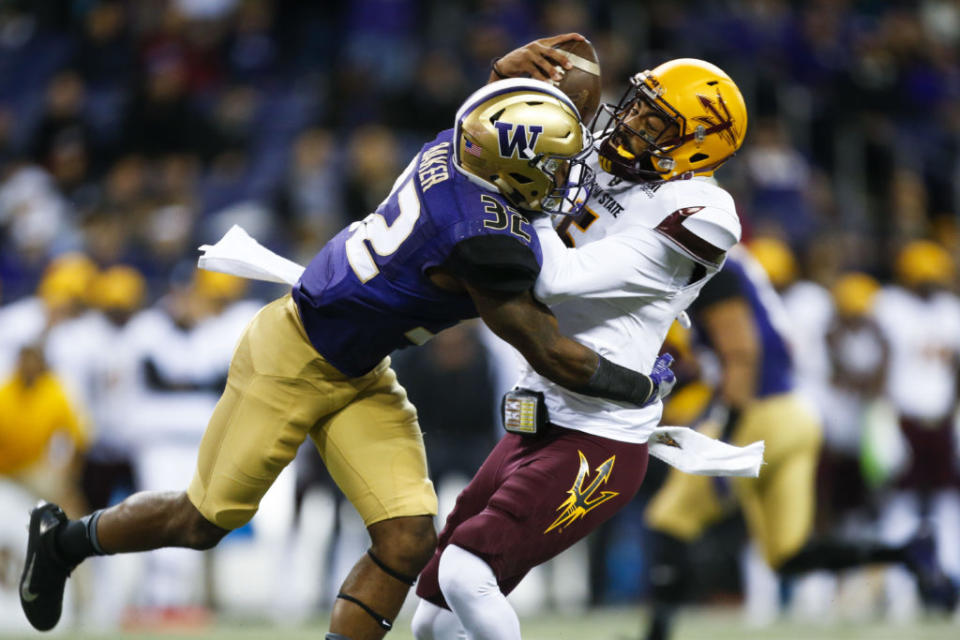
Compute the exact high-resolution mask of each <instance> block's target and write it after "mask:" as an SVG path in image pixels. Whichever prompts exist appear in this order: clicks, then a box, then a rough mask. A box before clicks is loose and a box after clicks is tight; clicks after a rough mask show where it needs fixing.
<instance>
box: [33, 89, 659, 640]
mask: <svg viewBox="0 0 960 640" xmlns="http://www.w3.org/2000/svg"><path fill="white" fill-rule="evenodd" d="M590 150H591V139H590V134H589V132H588V131H587V130H586V129H585V127H583V125H582V122H581V120H580V118H579V115H578V113H577V111H576V108H575V107H574V106H573V103H572V102H571V101H570V100H569V98H567V97H566V96H565V95H564V94H563V93H562V92H560V91H558V90H557V89H555V88H554V87H552V86H550V85H548V84H546V83H543V82H540V81H537V80H526V79H516V80H504V81H502V82H498V83H494V84H490V85H487V86H486V87H484V88H483V89H481V90H479V91H477V92H476V93H474V94H473V95H472V96H470V97H469V98H468V99H467V101H466V102H465V103H464V104H463V106H462V107H461V109H460V110H459V111H458V113H457V117H456V121H455V126H454V128H453V129H449V130H446V131H443V132H441V133H440V134H438V136H437V137H436V139H435V140H433V141H432V142H429V143H428V144H426V145H424V146H423V148H422V149H421V151H420V152H419V153H418V154H417V155H416V156H415V157H414V159H413V160H412V161H411V163H410V164H409V166H408V167H407V168H406V170H405V171H404V172H403V173H402V174H401V175H400V176H399V177H398V178H397V180H396V183H395V184H394V187H393V190H392V191H391V193H390V195H389V196H388V197H387V198H386V199H385V200H384V201H383V203H382V204H381V205H380V207H379V208H378V209H377V210H376V211H375V212H374V213H371V214H370V215H369V216H367V217H366V218H365V219H363V220H362V221H359V222H355V223H353V224H351V225H350V226H349V227H348V228H346V229H344V230H342V231H341V232H340V233H339V234H338V235H337V236H336V237H334V238H333V239H332V240H331V241H330V242H328V243H327V244H326V246H325V247H324V248H323V249H322V250H321V251H320V252H319V253H318V254H317V255H316V256H315V257H314V259H313V260H312V261H311V262H310V264H309V265H308V267H307V268H306V271H305V272H304V273H303V275H302V277H301V279H300V280H299V282H298V283H297V284H296V286H294V287H293V291H292V292H291V293H290V294H288V295H286V296H284V297H282V298H280V299H278V300H276V301H274V302H272V303H270V304H268V305H267V306H265V307H264V308H263V309H261V310H260V312H259V313H258V314H257V316H256V317H255V318H254V319H253V320H252V321H251V323H250V324H249V325H248V327H247V329H246V330H245V333H244V335H243V337H242V338H241V339H240V342H239V344H238V346H237V349H236V352H235V354H234V358H233V361H232V363H231V367H230V373H229V378H228V380H227V386H226V390H225V391H224V393H223V395H222V397H221V399H220V401H219V403H218V404H217V407H216V409H215V411H214V413H213V416H212V417H211V419H210V423H209V425H208V427H207V430H206V433H205V435H204V438H203V442H202V443H201V446H200V451H199V455H198V462H197V470H196V473H195V475H194V478H193V480H192V482H191V483H190V486H189V488H188V489H187V490H185V491H183V490H181V491H171V492H167V493H162V492H149V493H146V492H145V493H138V494H135V495H133V496H131V497H129V498H128V499H126V500H125V501H123V502H122V503H120V504H118V505H116V506H114V507H111V508H108V509H105V510H100V511H96V512H94V513H92V514H89V515H87V516H85V517H83V518H81V519H79V520H68V519H67V517H66V516H65V515H64V513H63V511H62V510H61V509H60V508H59V507H58V506H56V505H54V504H51V503H41V504H40V505H38V506H37V507H36V508H35V509H34V510H33V512H32V514H31V518H30V525H29V541H28V546H27V558H26V562H25V570H24V573H23V576H22V578H21V582H20V595H21V604H22V606H23V609H24V611H25V613H26V614H27V617H28V619H29V620H30V622H31V624H33V626H34V627H36V628H37V629H41V630H46V629H50V628H52V627H53V626H55V625H56V623H57V621H58V620H59V617H60V612H61V606H62V599H63V590H64V583H65V580H66V578H67V577H68V576H69V574H70V572H71V571H72V570H73V568H74V567H76V565H77V564H78V563H79V562H81V561H82V560H83V559H85V558H87V557H89V556H91V555H95V554H113V553H124V552H134V551H146V550H150V549H157V548H161V547H169V546H180V547H189V548H193V549H208V548H210V547H213V546H214V545H216V544H217V543H218V542H219V541H220V540H221V539H222V538H223V536H225V535H226V534H227V533H229V532H230V531H231V530H233V529H236V528H237V527H240V526H242V525H244V524H245V523H247V522H248V521H249V520H250V519H251V518H252V517H253V515H254V514H255V513H256V511H257V508H258V506H259V503H260V500H261V498H262V497H263V495H264V493H265V492H266V491H267V489H268V488H269V487H270V486H271V485H272V484H273V482H274V480H275V479H276V478H277V476H278V474H279V473H280V471H281V470H282V469H283V468H284V467H285V466H286V465H287V464H289V462H290V461H291V460H292V459H293V457H294V455H295V453H296V451H297V449H298V447H299V446H300V445H301V444H302V443H303V442H304V440H305V439H306V438H307V437H310V438H311V439H312V440H313V442H314V444H315V445H316V447H317V449H318V450H319V452H320V454H321V456H322V457H323V459H324V462H325V464H326V466H327V468H328V470H329V471H330V474H331V476H332V477H333V478H334V479H335V480H336V482H337V484H338V486H339V487H340V488H341V490H342V491H343V492H344V494H345V495H346V496H347V498H348V499H349V500H350V501H351V503H352V504H353V505H354V506H355V507H356V508H357V510H358V511H359V513H360V514H361V516H362V517H363V519H364V522H365V523H366V525H367V528H368V531H369V534H370V537H371V540H372V544H371V547H370V549H369V552H368V553H367V554H366V555H364V556H363V557H362V558H361V559H360V560H359V561H358V562H357V564H356V565H355V566H354V568H353V570H352V571H351V573H350V574H349V576H348V577H347V578H346V580H345V582H344V584H343V585H342V587H341V591H340V593H339V594H338V598H337V600H336V602H335V604H334V608H333V612H332V617H331V623H330V633H329V634H328V635H327V638H328V639H331V640H343V639H350V640H376V639H379V638H381V637H383V635H384V634H385V633H386V632H387V631H388V630H389V629H390V628H391V625H392V620H393V618H394V616H396V614H397V612H398V611H399V609H400V606H401V605H402V603H403V601H404V598H405V596H406V594H407V591H408V590H409V587H410V585H411V584H412V583H413V581H414V579H415V578H416V576H417V574H418V573H419V572H420V570H421V569H422V568H423V566H424V565H425V564H426V562H427V561H428V560H429V559H430V557H431V555H432V553H433V551H434V548H435V545H436V534H435V531H434V528H433V516H434V515H435V514H436V513H437V498H436V494H435V493H434V490H433V486H432V484H431V482H430V479H429V477H428V473H427V466H426V458H425V454H424V448H423V439H422V434H421V432H420V427H419V425H418V422H417V414H416V410H415V409H414V407H413V406H412V405H411V404H410V402H409V401H408V400H407V397H406V393H405V391H404V390H403V388H402V387H401V386H400V385H399V384H398V383H397V380H396V376H395V374H394V372H393V370H392V369H391V368H390V359H389V354H390V353H391V352H392V351H394V350H395V349H400V348H404V347H408V346H411V345H417V344H422V343H423V342H424V341H426V340H428V339H430V337H431V336H433V335H434V334H435V333H437V332H438V331H441V330H443V329H444V328H446V327H450V326H452V325H454V324H455V323H457V322H459V321H460V320H464V319H467V318H473V317H476V316H478V315H479V316H480V317H481V318H482V319H483V320H484V322H485V323H486V324H487V325H488V326H489V327H490V328H491V329H492V330H493V331H494V332H495V333H496V334H497V335H499V336H500V337H502V338H503V339H505V340H506V341H507V342H509V343H511V344H512V345H513V346H514V347H516V348H517V349H518V350H519V351H520V352H521V353H522V354H523V355H524V357H525V358H526V359H527V360H528V362H529V363H530V365H531V367H533V369H535V370H536V371H538V372H539V373H540V374H542V375H543V376H544V377H545V378H547V379H549V380H552V381H554V382H555V383H557V384H560V385H562V386H564V387H567V388H570V389H572V390H575V391H577V392H579V393H581V394H585V395H587V396H600V397H605V398H610V399H613V400H619V401H622V402H626V403H630V404H632V405H636V406H643V405H646V404H649V403H651V402H653V401H655V400H657V399H658V398H659V396H660V394H661V393H662V392H665V390H666V387H665V386H664V387H663V388H661V385H659V384H658V382H657V381H658V380H659V379H660V378H652V377H651V376H648V375H645V374H642V373H638V372H636V371H633V370H631V369H628V368H626V367H622V366H619V365H617V364H614V363H613V362H610V361H608V360H607V359H605V358H604V357H602V356H600V355H598V354H597V353H596V352H595V351H593V350H591V349H589V348H587V347H585V346H583V345H582V344H580V343H578V342H575V341H573V340H571V339H569V338H567V337H565V336H564V335H562V334H561V333H560V332H559V330H558V325H557V321H556V319H555V318H554V316H553V315H552V314H551V313H550V311H549V310H548V309H547V308H546V307H545V306H544V305H542V304H541V303H539V302H538V301H537V300H535V299H534V297H533V296H532V294H531V287H532V285H533V283H534V282H535V280H536V278H537V275H538V273H539V271H540V267H541V260H542V253H541V248H540V245H539V242H538V239H537V235H536V234H535V233H534V232H533V229H532V226H531V221H530V219H529V218H528V217H527V216H528V215H529V214H530V213H534V214H537V213H541V212H546V213H551V212H559V211H561V210H572V209H573V210H575V208H576V206H578V204H577V203H578V202H580V201H582V200H584V199H585V195H586V191H587V189H588V188H589V186H590V184H591V183H592V180H591V176H590V171H589V169H586V168H585V167H583V158H584V157H585V156H586V155H587V154H589V153H590ZM570 175H574V176H577V177H578V178H577V179H576V180H574V181H568V176H570Z"/></svg>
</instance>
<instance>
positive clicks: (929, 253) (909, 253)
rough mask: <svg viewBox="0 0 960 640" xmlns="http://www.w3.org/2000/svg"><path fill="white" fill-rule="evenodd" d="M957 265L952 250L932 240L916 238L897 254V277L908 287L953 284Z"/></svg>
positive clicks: (946, 285) (948, 285)
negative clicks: (951, 255)
mask: <svg viewBox="0 0 960 640" xmlns="http://www.w3.org/2000/svg"><path fill="white" fill-rule="evenodd" d="M954 270H955V265H954V263H953V258H951V257H950V252H949V251H947V250H946V249H944V248H943V247H942V246H941V245H939V244H937V243H936V242H932V241H930V240H914V241H912V242H909V243H907V245H906V246H905V247H904V248H903V249H901V250H900V253H899V254H897V262H896V264H895V265H894V271H895V272H896V276H897V279H899V280H900V282H902V283H903V284H905V285H907V286H908V287H921V286H924V285H937V286H942V287H950V286H952V284H953V277H954Z"/></svg>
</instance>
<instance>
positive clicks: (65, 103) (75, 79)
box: [29, 71, 104, 167]
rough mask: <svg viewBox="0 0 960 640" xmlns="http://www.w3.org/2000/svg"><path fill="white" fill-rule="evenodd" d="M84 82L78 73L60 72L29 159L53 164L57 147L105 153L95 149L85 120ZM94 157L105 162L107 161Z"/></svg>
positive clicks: (51, 86) (35, 132)
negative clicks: (73, 147)
mask: <svg viewBox="0 0 960 640" xmlns="http://www.w3.org/2000/svg"><path fill="white" fill-rule="evenodd" d="M85 94H86V88H85V86H84V82H83V79H82V78H81V77H80V75H79V74H77V73H76V72H75V71H63V72H61V73H58V74H57V75H55V76H54V77H53V79H52V80H51V81H50V84H49V85H48V86H47V96H46V105H45V109H44V112H43V115H42V116H41V117H40V121H39V122H38V123H37V125H36V127H35V128H34V130H33V136H32V139H31V141H30V144H29V149H30V157H31V158H32V159H33V161H34V162H36V163H37V164H40V165H45V166H48V167H51V166H53V165H54V159H53V156H54V154H55V152H56V151H57V149H58V147H62V146H66V145H67V144H72V145H77V146H79V147H83V148H85V149H88V150H90V151H91V152H99V153H102V150H101V149H99V148H97V147H96V146H95V141H96V137H95V136H94V132H93V131H92V130H91V129H90V126H89V125H88V124H87V122H86V120H85V119H84V113H83V107H84V102H85V98H86V95H85ZM99 153H97V154H95V155H97V156H98V158H99V159H100V160H101V161H102V160H103V159H104V158H103V157H102V156H101V155H99Z"/></svg>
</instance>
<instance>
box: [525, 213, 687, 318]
mask: <svg viewBox="0 0 960 640" xmlns="http://www.w3.org/2000/svg"><path fill="white" fill-rule="evenodd" d="M533 228H534V229H535V230H536V232H537V236H538V238H539V240H540V248H541V250H542V251H543V265H544V266H543V269H542V270H541V271H540V275H539V277H538V278H537V283H536V285H535V287H534V295H535V296H536V297H537V299H538V300H541V301H542V302H544V303H545V304H557V303H559V302H562V301H564V300H567V299H569V298H610V299H612V298H622V297H629V298H642V297H644V296H647V297H650V298H651V299H653V298H659V297H662V296H663V295H664V294H670V293H672V292H673V291H674V290H675V289H674V285H673V284H672V283H671V282H670V281H669V280H668V279H666V278H665V277H664V275H663V274H669V273H671V272H672V271H673V268H670V267H668V265H667V253H668V252H671V251H673V250H672V249H670V248H669V247H668V246H667V244H666V243H665V242H661V241H659V240H652V239H651V233H650V231H649V230H648V229H643V228H642V227H639V226H637V225H630V224H621V225H618V227H617V228H615V229H614V230H613V231H611V233H609V234H608V235H607V236H606V237H604V238H602V239H600V240H596V241H594V242H590V243H589V244H585V245H583V246H582V247H577V248H575V249H573V248H570V247H567V246H566V245H565V244H564V243H563V241H562V240H561V239H560V236H558V235H557V233H556V232H555V231H554V229H553V225H552V223H551V222H550V219H549V218H548V217H546V216H544V217H541V218H538V219H536V220H535V221H534V222H533Z"/></svg>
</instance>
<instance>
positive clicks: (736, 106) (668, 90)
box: [593, 58, 747, 182]
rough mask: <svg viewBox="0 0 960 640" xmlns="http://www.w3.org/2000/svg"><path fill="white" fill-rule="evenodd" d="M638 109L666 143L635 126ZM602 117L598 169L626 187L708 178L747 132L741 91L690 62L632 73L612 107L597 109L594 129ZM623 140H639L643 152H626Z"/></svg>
mask: <svg viewBox="0 0 960 640" xmlns="http://www.w3.org/2000/svg"><path fill="white" fill-rule="evenodd" d="M643 105H647V106H648V107H649V108H651V109H652V110H653V112H654V114H655V115H656V116H658V117H659V118H660V119H661V120H662V121H663V123H664V125H665V127H664V129H663V132H664V133H663V135H661V137H664V136H666V139H659V138H654V137H653V136H652V135H650V134H649V133H647V131H645V130H644V129H643V128H642V127H640V125H639V124H637V123H636V121H635V120H634V117H635V115H636V114H637V112H638V110H639V107H641V106H643ZM601 114H606V115H607V122H606V124H605V126H604V128H603V129H602V131H601V132H600V133H598V134H597V139H598V140H600V145H599V146H598V148H597V151H598V153H599V156H600V166H601V168H603V170H604V171H607V172H609V173H612V174H613V175H615V176H618V177H620V178H623V179H624V180H628V181H631V182H638V181H643V182H649V181H663V180H671V179H674V178H689V177H692V176H695V175H697V176H709V175H713V172H714V171H715V170H716V169H717V167H719V166H720V165H721V164H723V163H724V162H726V160H727V159H728V158H729V157H730V156H732V155H733V154H734V153H735V152H736V151H737V149H739V148H740V145H741V144H742V143H743V138H744V136H745V135H746V132H747V106H746V103H745V102H744V100H743V95H741V93H740V89H738V88H737V85H736V84H735V83H734V82H733V80H731V79H730V76H728V75H727V74H726V73H724V72H723V71H722V70H721V69H720V68H719V67H717V66H715V65H712V64H710V63H709V62H704V61H703V60H697V59H694V58H678V59H676V60H670V61H669V62H665V63H663V64H661V65H660V66H658V67H656V68H655V69H653V70H648V71H643V72H641V73H638V74H636V75H635V76H633V77H632V78H630V86H629V87H628V88H627V90H626V92H625V93H624V94H623V97H622V98H621V99H620V102H619V103H618V104H617V105H611V104H604V105H601V108H600V111H598V112H597V116H596V117H595V118H594V123H593V124H594V125H596V124H597V122H598V120H599V118H600V117H601ZM631 123H633V126H631ZM638 127H640V128H638ZM594 130H596V129H594ZM628 135H633V136H637V137H638V138H639V139H640V140H642V141H643V143H644V144H645V145H646V151H644V152H642V153H639V154H638V153H635V152H633V151H631V150H630V148H629V145H627V144H626V142H625V137H626V136H628Z"/></svg>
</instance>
